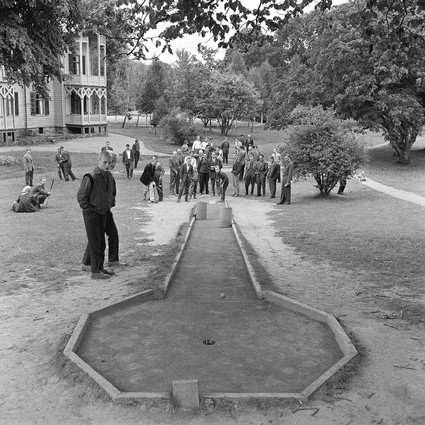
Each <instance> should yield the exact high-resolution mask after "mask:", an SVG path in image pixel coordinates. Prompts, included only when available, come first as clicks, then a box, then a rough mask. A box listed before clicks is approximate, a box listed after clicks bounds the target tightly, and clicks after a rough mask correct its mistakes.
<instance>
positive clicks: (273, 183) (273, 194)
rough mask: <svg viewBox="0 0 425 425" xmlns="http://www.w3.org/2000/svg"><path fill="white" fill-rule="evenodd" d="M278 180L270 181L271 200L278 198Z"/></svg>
mask: <svg viewBox="0 0 425 425" xmlns="http://www.w3.org/2000/svg"><path fill="white" fill-rule="evenodd" d="M276 180H277V179H269V188H270V198H275V197H276Z"/></svg>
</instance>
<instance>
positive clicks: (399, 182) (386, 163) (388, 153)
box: [363, 145, 425, 196]
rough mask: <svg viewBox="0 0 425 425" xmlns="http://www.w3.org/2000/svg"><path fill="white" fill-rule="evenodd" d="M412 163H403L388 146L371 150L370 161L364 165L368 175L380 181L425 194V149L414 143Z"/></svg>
mask: <svg viewBox="0 0 425 425" xmlns="http://www.w3.org/2000/svg"><path fill="white" fill-rule="evenodd" d="M413 148H414V149H413V150H412V154H411V159H412V164H411V165H401V164H399V163H398V162H397V160H396V157H395V156H393V152H392V150H391V149H390V148H389V147H388V146H380V147H377V148H374V149H371V150H370V151H369V162H368V163H367V164H365V166H364V167H363V168H364V170H365V172H366V176H369V177H370V178H371V179H373V180H376V181H378V182H379V183H382V184H386V185H388V186H393V187H395V188H397V189H402V190H407V191H409V192H414V193H416V194H417V195H421V196H425V184H424V182H425V150H424V149H422V147H418V148H416V147H415V145H413Z"/></svg>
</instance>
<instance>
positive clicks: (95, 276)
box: [91, 272, 111, 279]
mask: <svg viewBox="0 0 425 425" xmlns="http://www.w3.org/2000/svg"><path fill="white" fill-rule="evenodd" d="M91 278H92V279H110V278H111V275H109V274H103V273H100V272H97V273H92V274H91Z"/></svg>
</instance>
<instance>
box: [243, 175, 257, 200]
mask: <svg viewBox="0 0 425 425" xmlns="http://www.w3.org/2000/svg"><path fill="white" fill-rule="evenodd" d="M250 185H251V192H250V191H249V186H250ZM254 186H255V176H247V177H246V178H245V195H248V194H249V193H251V195H252V194H253V193H254Z"/></svg>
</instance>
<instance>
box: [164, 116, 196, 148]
mask: <svg viewBox="0 0 425 425" xmlns="http://www.w3.org/2000/svg"><path fill="white" fill-rule="evenodd" d="M159 126H160V127H161V128H163V129H164V132H165V134H164V135H165V136H166V137H169V138H171V140H172V142H173V143H174V144H176V145H179V146H181V145H182V144H183V142H184V141H185V140H186V139H187V140H191V139H195V138H196V134H197V131H196V128H195V127H194V126H193V125H191V124H190V123H189V121H188V120H187V119H185V118H182V117H179V116H177V115H176V114H168V115H166V116H165V117H163V118H162V119H161V121H160V123H159Z"/></svg>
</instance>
